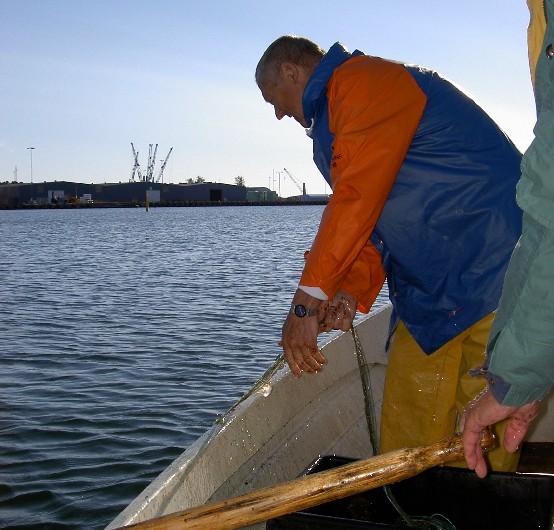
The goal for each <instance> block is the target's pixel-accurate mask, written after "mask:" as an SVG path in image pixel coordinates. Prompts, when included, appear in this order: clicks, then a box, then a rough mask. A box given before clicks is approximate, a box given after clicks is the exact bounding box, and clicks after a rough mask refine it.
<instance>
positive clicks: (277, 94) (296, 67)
mask: <svg viewBox="0 0 554 530" xmlns="http://www.w3.org/2000/svg"><path fill="white" fill-rule="evenodd" d="M324 54H325V51H324V50H322V49H321V48H320V47H319V46H318V45H317V44H315V43H314V42H312V41H310V40H308V39H305V38H303V37H295V36H292V35H285V36H284V37H279V38H278V39H277V40H276V41H275V42H273V43H272V44H271V45H270V46H269V48H268V49H267V50H266V51H265V52H264V54H263V55H262V58H261V59H260V61H259V62H258V66H257V67H256V83H257V84H258V87H259V88H260V90H261V92H262V96H263V97H264V99H265V100H266V101H267V102H268V103H270V104H271V105H273V107H274V109H275V116H276V118H277V119H278V120H280V119H281V118H283V117H284V116H289V117H292V118H294V119H295V120H296V121H297V122H298V123H300V124H301V125H302V126H303V127H309V124H308V123H306V119H305V118H304V110H303V108H302V95H303V94H304V88H305V86H306V83H307V82H308V79H309V78H310V76H311V75H312V72H313V71H314V69H315V67H316V66H317V65H318V63H319V62H320V61H321V58H322V57H323V55H324Z"/></svg>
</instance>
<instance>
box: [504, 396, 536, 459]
mask: <svg viewBox="0 0 554 530" xmlns="http://www.w3.org/2000/svg"><path fill="white" fill-rule="evenodd" d="M539 407H540V402H539V401H533V402H532V403H528V404H527V405H523V406H522V407H520V408H519V409H517V410H516V411H515V413H514V414H513V415H512V417H511V418H510V419H509V421H508V424H507V425H506V431H505V432H504V443H503V445H504V448H505V449H506V451H508V452H509V453H515V452H516V451H517V450H518V448H519V446H520V444H521V442H523V439H524V438H525V435H526V434H527V431H528V430H529V427H530V426H531V424H532V423H533V421H534V420H535V419H536V417H537V415H538V413H539Z"/></svg>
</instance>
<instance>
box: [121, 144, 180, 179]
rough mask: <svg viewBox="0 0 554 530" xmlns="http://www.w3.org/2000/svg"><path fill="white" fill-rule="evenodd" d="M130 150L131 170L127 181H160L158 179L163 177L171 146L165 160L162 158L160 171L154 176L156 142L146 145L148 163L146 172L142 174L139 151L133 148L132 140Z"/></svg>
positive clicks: (171, 149) (156, 151)
mask: <svg viewBox="0 0 554 530" xmlns="http://www.w3.org/2000/svg"><path fill="white" fill-rule="evenodd" d="M131 150H132V152H133V168H132V170H131V178H130V179H129V182H160V180H162V179H163V173H164V169H165V166H166V164H167V161H168V159H169V155H171V152H172V151H173V147H171V148H170V149H169V152H168V153H167V156H166V157H165V160H162V165H161V167H160V172H159V173H158V176H157V177H156V178H155V177H154V169H155V166H156V154H157V153H158V144H155V145H154V144H149V145H148V164H147V166H146V174H143V173H142V171H141V169H140V163H139V152H138V151H137V150H136V149H135V146H134V144H133V142H131Z"/></svg>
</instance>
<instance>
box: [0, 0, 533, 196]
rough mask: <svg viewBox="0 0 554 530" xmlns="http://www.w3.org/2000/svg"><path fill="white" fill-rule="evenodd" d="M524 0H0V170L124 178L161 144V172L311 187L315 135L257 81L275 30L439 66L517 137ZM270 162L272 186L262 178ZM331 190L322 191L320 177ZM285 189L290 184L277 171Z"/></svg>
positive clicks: (523, 115)
mask: <svg viewBox="0 0 554 530" xmlns="http://www.w3.org/2000/svg"><path fill="white" fill-rule="evenodd" d="M528 18H529V16H528V11H527V7H526V4H525V0H464V1H463V2H453V1H447V0H365V1H358V0H353V1H345V2H338V1H337V0H333V1H327V0H319V1H311V0H308V1H303V0H295V1H290V0H280V1H279V2H271V1H269V2H264V1H263V0H256V1H253V0H236V1H233V0H227V1H224V0H210V1H204V2H202V1H198V0H196V1H189V0H180V1H178V0H156V1H152V0H150V1H148V2H147V1H143V0H110V1H108V0H16V1H14V0H0V92H1V97H0V181H4V180H12V179H13V177H14V169H15V167H16V166H17V175H18V180H19V181H23V182H29V181H30V151H29V150H27V149H26V148H27V147H30V146H34V147H35V150H34V151H33V155H32V156H33V180H34V181H35V182H36V181H43V180H74V181H78V182H117V181H120V180H121V181H126V180H128V179H129V176H130V174H131V168H132V155H131V148H130V142H131V141H132V142H134V144H135V147H136V148H137V149H138V150H139V152H140V162H141V165H142V167H145V166H146V159H147V153H148V144H150V143H153V144H155V143H158V144H159V151H158V157H159V158H163V157H165V155H166V153H167V151H168V150H169V148H170V147H171V146H173V148H174V151H173V153H172V156H171V158H170V161H169V162H168V164H167V167H166V171H165V177H164V180H165V181H166V182H184V181H186V179H187V178H189V177H196V176H198V175H200V176H202V177H204V178H205V179H206V180H212V181H219V182H228V183H232V182H233V181H234V178H235V177H236V176H237V175H241V176H243V177H244V179H245V181H246V184H247V185H248V186H268V185H269V184H271V186H272V187H275V188H278V186H279V181H278V178H277V175H278V173H277V172H278V171H281V170H282V169H283V168H284V167H286V168H287V169H289V170H290V171H291V172H292V174H293V175H294V176H295V177H296V178H297V180H298V181H300V182H306V185H307V190H308V192H309V193H323V192H324V191H326V188H325V186H324V183H323V178H322V177H321V176H320V175H319V173H318V171H317V169H316V168H315V166H314V165H313V162H312V160H311V142H310V140H309V139H308V138H307V137H306V136H305V133H304V130H303V129H302V128H301V127H300V126H299V125H298V124H297V123H296V122H294V121H293V120H291V119H289V118H285V119H283V120H282V121H281V122H278V121H277V120H276V119H275V117H274V114H273V109H272V107H271V106H270V105H268V104H267V103H265V102H264V101H263V99H262V98H261V96H260V94H259V92H258V89H257V87H256V85H255V83H254V80H253V72H254V69H255V67H256V64H257V61H258V59H259V57H260V56H261V54H262V53H263V51H264V50H265V48H266V47H267V46H268V45H269V44H270V43H271V42H272V41H273V40H274V39H275V38H277V37H279V36H280V35H283V34H286V33H292V34H297V35H303V36H306V37H309V38H311V39H313V40H315V41H316V42H318V43H319V44H320V45H321V46H322V47H323V48H329V47H330V46H331V45H332V44H333V43H334V42H336V41H341V42H342V43H343V44H344V45H346V46H347V47H348V48H349V49H350V50H354V49H356V48H358V49H360V50H362V51H364V52H366V53H368V54H371V55H378V56H381V57H386V58H390V59H395V60H401V61H404V62H408V63H417V64H421V65H424V66H427V67H430V68H433V69H435V70H437V71H439V72H440V73H441V74H443V75H445V76H446V77H448V78H449V79H451V80H453V81H455V82H456V84H457V85H459V86H461V87H462V88H463V89H464V90H466V91H467V92H469V93H470V94H471V95H472V97H473V98H474V99H476V101H477V102H478V103H479V104H480V105H481V106H482V107H483V108H484V109H485V110H486V111H487V112H488V113H489V114H490V115H491V116H492V117H493V118H494V119H495V120H496V121H497V122H498V123H499V124H500V126H501V127H502V128H503V129H504V130H505V131H506V132H507V134H508V135H509V136H510V137H511V138H512V139H513V141H514V142H515V144H516V145H517V146H518V147H519V148H520V149H522V150H523V149H525V148H526V147H527V146H528V144H529V143H530V141H531V138H532V128H533V124H534V119H535V112H534V103H533V97H532V88H531V83H530V80H529V70H528V62H527V49H526V30H527V24H528ZM274 173H275V175H276V177H275V181H274V182H275V184H273V179H272V176H273V174H274ZM327 191H328V190H327ZM281 192H282V195H284V196H286V195H293V194H296V193H297V189H296V188H295V186H294V185H293V184H292V182H291V181H290V179H288V178H285V177H282V178H281Z"/></svg>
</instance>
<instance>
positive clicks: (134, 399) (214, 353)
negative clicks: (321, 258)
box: [0, 206, 323, 529]
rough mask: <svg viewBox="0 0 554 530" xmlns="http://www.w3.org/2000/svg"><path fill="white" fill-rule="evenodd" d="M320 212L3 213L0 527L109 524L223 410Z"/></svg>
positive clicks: (268, 349)
mask: <svg viewBox="0 0 554 530" xmlns="http://www.w3.org/2000/svg"><path fill="white" fill-rule="evenodd" d="M322 211H323V208H322V207H320V206H301V207H248V208H247V207H242V208H241V207H227V208H163V209H162V208H160V209H156V208H154V209H151V210H150V212H148V213H146V212H145V211H144V210H142V209H105V210H104V209H90V210H88V209H87V210H40V211H0V362H1V367H0V368H1V369H0V527H2V528H7V527H10V528H16V527H19V528H26V529H31V528H37V529H39V528H40V529H55V528H103V527H104V526H105V525H106V524H107V523H108V522H109V521H110V520H111V519H112V518H113V517H114V516H115V515H116V514H117V513H118V512H119V511H121V509H123V507H124V506H125V505H126V504H127V503H128V502H129V501H130V500H131V499H132V498H133V497H134V496H135V495H136V494H138V493H139V492H140V491H141V490H142V489H143V488H144V487H145V486H146V484H147V483H148V482H150V481H151V480H152V479H153V478H154V477H155V476H156V475H157V474H158V473H159V472H160V471H161V470H162V469H163V468H164V467H165V466H167V465H168V464H169V463H170V462H171V461H172V460H173V459H174V458H175V457H176V456H177V455H178V454H180V453H181V452H182V450H183V448H185V447H186V446H188V445H189V444H190V443H191V442H192V441H193V440H195V439H196V438H197V437H198V436H199V435H200V434H202V433H203V432H204V431H205V430H206V429H207V428H208V427H209V426H210V425H211V424H212V423H213V422H214V421H215V419H216V417H217V414H219V413H221V412H223V411H225V410H227V409H228V408H229V407H230V406H231V405H232V404H233V403H234V402H235V401H236V400H237V398H239V397H240V396H241V395H242V394H243V393H244V392H245V391H246V390H247V389H248V388H249V387H250V386H251V385H252V383H254V382H255V381H256V380H257V379H258V378H259V377H260V376H261V375H262V374H263V373H264V371H265V370H266V369H267V368H268V366H270V365H271V363H272V362H273V361H274V359H275V357H276V356H277V354H278V353H279V349H278V346H277V342H278V340H279V336H280V328H281V325H282V320H283V318H284V315H285V314H286V312H287V309H288V307H289V304H290V299H291V296H292V293H293V291H294V288H295V286H296V283H297V279H298V276H299V273H300V271H301V268H302V265H303V253H304V250H306V249H307V248H309V246H310V244H311V240H312V238H313V235H314V233H315V230H316V229H317V225H318V223H319V219H320V216H321V213H322ZM265 391H268V392H270V391H271V388H269V390H268V389H265V390H264V389H263V388H262V392H265Z"/></svg>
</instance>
